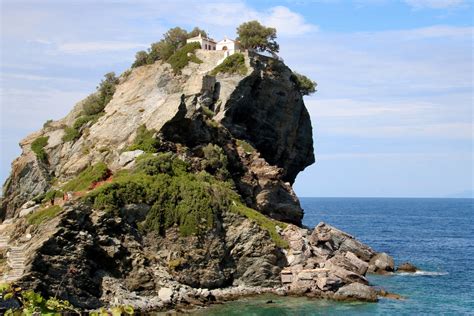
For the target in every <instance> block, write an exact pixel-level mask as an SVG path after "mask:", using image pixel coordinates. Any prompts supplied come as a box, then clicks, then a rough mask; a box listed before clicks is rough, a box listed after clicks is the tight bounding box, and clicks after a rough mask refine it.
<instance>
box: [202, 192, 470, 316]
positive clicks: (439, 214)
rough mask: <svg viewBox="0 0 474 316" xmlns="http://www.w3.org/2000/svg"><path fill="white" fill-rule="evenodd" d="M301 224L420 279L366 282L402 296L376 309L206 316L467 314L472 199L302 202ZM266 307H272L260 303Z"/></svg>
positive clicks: (244, 309) (255, 306) (273, 307)
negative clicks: (334, 232)
mask: <svg viewBox="0 0 474 316" xmlns="http://www.w3.org/2000/svg"><path fill="white" fill-rule="evenodd" d="M301 204H302V206H303V208H304V210H305V217H304V221H303V222H304V224H305V225H307V226H309V227H314V226H315V225H317V224H318V223H319V222H321V221H324V222H327V223H329V224H331V225H333V226H336V227H338V228H340V229H342V230H344V231H346V232H348V233H350V234H352V235H353V236H355V237H356V238H358V239H359V240H361V241H362V242H364V243H367V244H368V245H370V246H371V247H372V248H374V249H375V250H376V251H379V252H381V251H383V252H387V253H389V254H390V255H392V256H393V257H394V259H395V261H396V263H401V262H403V261H410V262H412V263H413V264H415V265H416V266H417V267H419V268H420V269H421V270H422V272H421V273H417V274H395V275H392V276H369V280H370V282H371V283H372V284H373V285H378V286H382V287H384V288H385V289H386V290H388V291H390V292H394V293H397V294H400V295H402V296H404V297H405V298H406V299H405V300H400V301H399V300H390V299H381V300H380V301H379V302H378V303H341V302H333V301H328V300H318V299H307V298H290V297H278V296H268V295H264V296H259V297H253V298H246V299H241V300H238V301H235V302H229V303H226V304H223V305H220V306H213V307H211V308H209V309H206V310H205V311H203V312H204V313H203V314H205V315H268V316H270V315H271V316H273V315H440V314H441V315H469V314H470V315H474V236H473V233H474V200H473V199H428V198H426V199H425V198H302V199H301ZM269 300H272V301H273V303H271V304H267V301H269Z"/></svg>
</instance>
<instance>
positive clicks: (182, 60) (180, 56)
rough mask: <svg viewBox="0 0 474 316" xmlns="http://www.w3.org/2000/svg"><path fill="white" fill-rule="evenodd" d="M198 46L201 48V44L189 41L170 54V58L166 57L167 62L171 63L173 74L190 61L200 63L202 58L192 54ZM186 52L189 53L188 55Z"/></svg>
mask: <svg viewBox="0 0 474 316" xmlns="http://www.w3.org/2000/svg"><path fill="white" fill-rule="evenodd" d="M199 48H201V44H199V43H189V44H186V45H184V46H183V47H181V48H180V49H178V50H177V51H176V52H175V53H174V54H173V55H171V56H170V58H168V60H167V62H168V63H169V64H170V65H171V67H172V68H173V71H174V73H175V74H178V73H180V72H181V70H182V69H183V68H184V67H186V66H187V65H188V64H189V62H190V61H191V62H193V63H196V64H200V63H202V60H200V59H199V58H197V57H196V55H195V54H194V51H195V50H196V49H199ZM188 54H190V55H189V56H188Z"/></svg>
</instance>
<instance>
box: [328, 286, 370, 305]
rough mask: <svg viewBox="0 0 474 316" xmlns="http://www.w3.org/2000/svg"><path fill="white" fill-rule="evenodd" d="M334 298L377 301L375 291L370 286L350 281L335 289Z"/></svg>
mask: <svg viewBox="0 0 474 316" xmlns="http://www.w3.org/2000/svg"><path fill="white" fill-rule="evenodd" d="M334 298H335V299H337V300H356V301H366V302H377V301H378V298H377V292H376V291H375V290H374V289H373V288H372V287H370V286H368V285H364V284H360V283H351V284H348V285H345V286H343V287H341V288H340V289H339V290H337V292H336V294H335V295H334Z"/></svg>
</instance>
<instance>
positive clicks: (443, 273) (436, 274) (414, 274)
mask: <svg viewBox="0 0 474 316" xmlns="http://www.w3.org/2000/svg"><path fill="white" fill-rule="evenodd" d="M397 274H398V275H407V276H420V275H421V276H423V275H426V276H439V275H447V274H449V273H448V272H435V271H416V272H399V273H397Z"/></svg>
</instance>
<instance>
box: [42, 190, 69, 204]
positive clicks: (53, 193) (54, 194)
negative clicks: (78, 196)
mask: <svg viewBox="0 0 474 316" xmlns="http://www.w3.org/2000/svg"><path fill="white" fill-rule="evenodd" d="M63 196H64V192H63V191H61V190H54V189H53V190H49V191H48V192H46V193H45V194H44V196H42V199H41V202H50V201H54V199H55V198H61V197H63Z"/></svg>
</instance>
